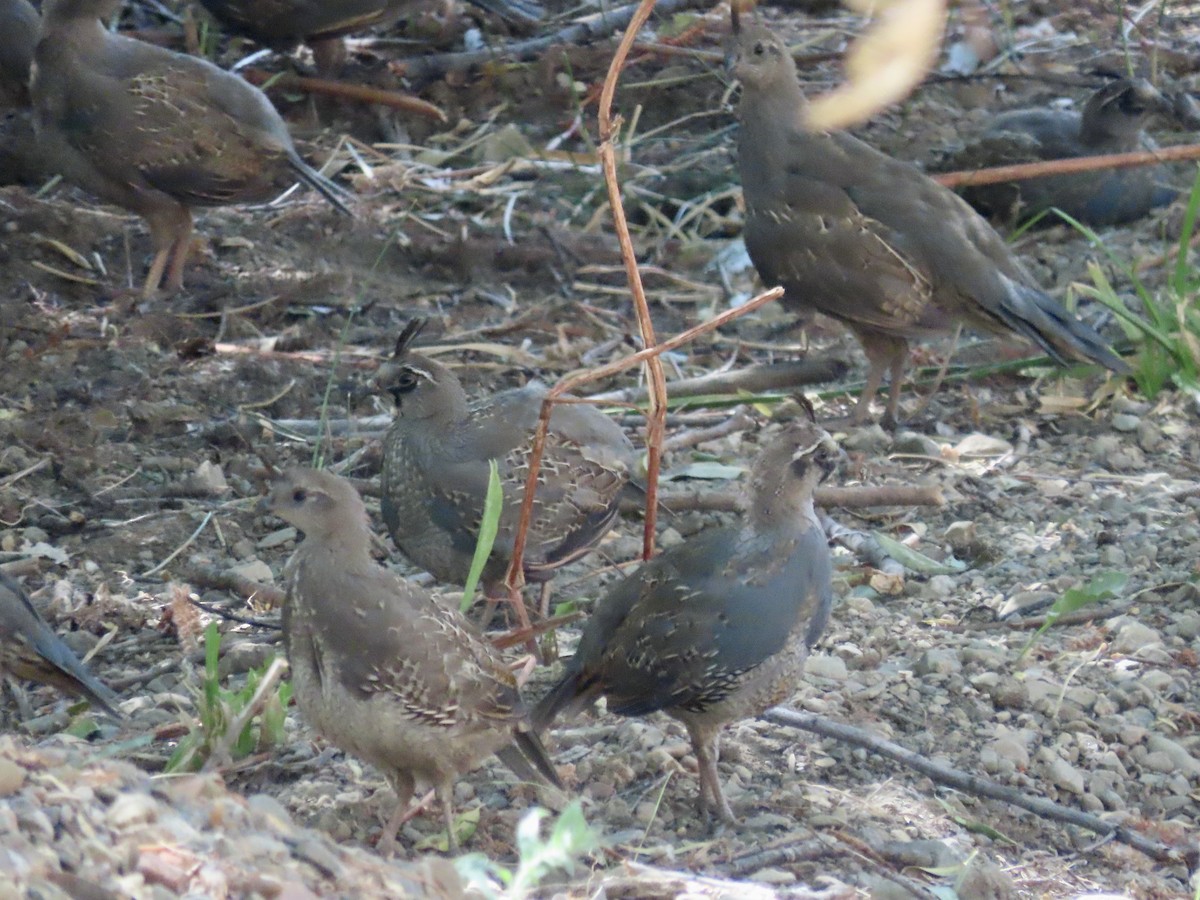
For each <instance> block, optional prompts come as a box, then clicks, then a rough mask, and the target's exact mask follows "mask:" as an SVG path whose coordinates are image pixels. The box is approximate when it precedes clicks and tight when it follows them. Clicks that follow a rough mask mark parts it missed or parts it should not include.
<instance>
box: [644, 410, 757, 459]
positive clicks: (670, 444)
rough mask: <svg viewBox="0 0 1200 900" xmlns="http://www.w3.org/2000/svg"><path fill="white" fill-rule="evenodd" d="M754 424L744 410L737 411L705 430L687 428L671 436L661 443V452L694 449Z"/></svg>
mask: <svg viewBox="0 0 1200 900" xmlns="http://www.w3.org/2000/svg"><path fill="white" fill-rule="evenodd" d="M753 424H754V419H753V418H751V416H750V414H749V413H747V412H746V410H745V409H740V408H739V409H738V411H737V412H735V413H734V414H733V415H732V416H730V417H729V418H728V419H726V420H725V421H724V422H718V423H717V424H716V425H709V426H708V427H707V428H689V429H688V430H687V431H682V432H679V433H678V434H673V435H671V437H669V438H668V439H667V440H665V441H663V450H680V449H683V448H684V447H695V446H697V445H699V444H704V443H707V442H708V441H715V440H717V439H718V438H723V437H726V436H727V435H730V434H733V433H734V432H735V431H745V430H746V429H747V428H749V427H750V426H751V425H753Z"/></svg>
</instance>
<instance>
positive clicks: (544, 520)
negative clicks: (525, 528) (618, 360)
mask: <svg viewBox="0 0 1200 900" xmlns="http://www.w3.org/2000/svg"><path fill="white" fill-rule="evenodd" d="M421 324H422V323H421V322H420V321H419V320H416V321H414V322H412V323H410V324H409V326H408V327H406V328H405V330H404V332H403V333H402V334H401V335H400V338H399V339H398V341H397V344H396V353H395V356H394V357H393V359H392V360H391V361H390V362H389V363H388V364H387V365H385V366H384V367H383V369H381V371H380V374H379V376H378V378H377V382H378V384H379V385H380V386H381V387H383V388H384V389H386V390H388V391H390V392H391V394H392V396H393V397H394V398H395V400H396V406H397V410H396V419H395V421H394V422H393V423H392V426H391V428H390V430H389V431H388V433H387V436H386V437H385V438H384V442H383V474H382V477H381V493H382V501H381V508H382V511H383V520H384V522H385V523H387V527H388V531H390V532H391V535H392V538H393V540H395V542H396V546H397V547H399V548H400V552H401V553H403V554H404V555H405V556H406V557H407V558H408V559H410V560H411V561H412V562H413V563H415V564H416V565H418V566H420V567H421V568H423V569H425V570H427V571H429V572H430V573H432V574H433V576H434V577H435V578H436V579H438V580H439V581H443V582H448V583H451V584H462V583H463V581H464V580H465V579H466V577H467V573H468V572H469V571H470V566H471V560H472V558H473V556H474V553H475V543H476V539H477V537H478V534H479V523H480V520H481V518H482V515H483V504H484V500H485V498H486V497H487V487H488V471H489V470H488V461H489V460H496V462H497V465H498V469H499V476H500V482H501V486H502V488H503V490H504V507H503V511H502V513H501V516H500V525H499V531H498V533H497V535H496V540H495V544H494V545H493V548H492V555H491V557H490V558H489V560H488V562H487V564H486V566H485V567H484V570H483V577H482V582H483V586H484V592H485V594H486V595H487V596H488V597H490V598H493V599H495V598H498V597H502V596H504V588H503V581H504V576H505V573H506V572H507V571H508V566H509V563H510V562H511V561H512V552H513V543H514V540H515V538H516V529H517V523H518V520H519V519H520V511H521V502H522V500H523V498H524V496H525V479H526V478H527V476H528V474H529V471H528V465H529V454H530V451H531V449H532V440H533V432H534V429H535V428H536V426H537V422H538V416H539V414H540V413H541V408H542V400H543V398H544V397H545V395H546V388H545V387H544V386H542V385H540V384H530V385H528V386H526V387H523V388H518V389H514V390H506V391H500V392H498V393H495V394H490V395H488V396H485V397H482V398H480V399H479V400H478V401H476V402H474V403H471V402H468V400H467V395H466V392H465V391H464V390H463V387H462V384H461V383H460V382H459V380H458V378H457V376H455V374H454V373H453V372H452V371H450V369H448V368H447V367H446V366H444V365H442V364H441V363H440V362H437V361H436V360H434V359H431V358H430V357H428V356H424V355H422V354H419V353H416V352H413V351H412V350H411V349H410V346H409V345H410V344H411V342H412V340H413V338H415V337H416V335H417V333H418V332H419V330H420V327H421ZM635 467H636V459H635V455H634V450H633V445H632V444H631V443H630V441H629V438H628V437H626V436H625V433H624V432H623V431H622V430H621V428H620V427H619V426H618V425H617V424H616V423H614V422H613V421H612V420H611V419H610V418H609V417H608V416H606V415H604V414H603V413H601V412H600V411H599V410H597V409H595V408H594V407H591V406H587V405H581V404H570V405H565V404H559V405H556V406H555V407H554V411H553V414H552V415H551V417H550V429H549V431H548V433H547V435H546V443H545V450H544V453H543V456H542V464H541V470H540V476H539V480H538V488H537V493H536V494H535V496H534V510H533V517H532V519H531V521H530V526H529V533H528V535H527V543H526V545H525V553H524V571H525V578H526V579H527V580H528V581H530V582H546V581H548V580H549V579H550V578H552V577H553V576H554V572H555V570H556V569H558V568H559V567H560V566H564V565H566V564H567V563H570V562H572V561H574V560H576V559H579V558H580V557H581V556H583V555H585V554H586V553H588V552H589V551H590V550H591V549H592V548H593V547H594V546H595V545H596V544H597V543H598V542H599V541H600V539H601V538H603V537H604V535H605V534H607V533H608V531H609V530H610V529H611V528H612V525H613V522H614V520H615V519H616V516H617V511H618V507H619V499H620V495H621V492H622V490H623V489H624V487H625V485H626V484H627V482H628V481H629V478H630V474H631V473H632V472H633V470H634V469H635Z"/></svg>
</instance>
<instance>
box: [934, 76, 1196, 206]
mask: <svg viewBox="0 0 1200 900" xmlns="http://www.w3.org/2000/svg"><path fill="white" fill-rule="evenodd" d="M1169 112H1171V106H1170V104H1169V103H1168V102H1167V100H1166V99H1165V98H1164V97H1163V96H1162V94H1160V93H1159V92H1158V91H1157V90H1156V89H1155V88H1154V86H1153V85H1151V84H1150V83H1149V82H1148V81H1145V80H1143V79H1141V78H1136V79H1126V78H1121V79H1117V80H1115V81H1111V82H1109V83H1108V84H1106V85H1105V86H1104V87H1102V88H1100V90H1098V91H1096V92H1095V93H1094V94H1093V95H1092V96H1091V97H1090V98H1089V99H1088V101H1087V103H1086V104H1085V105H1084V107H1083V112H1082V113H1079V112H1074V111H1071V110H1062V109H1057V110H1052V109H1020V110H1012V111H1009V112H1005V113H1001V114H1000V115H998V116H996V117H995V118H994V119H992V122H991V124H990V125H989V126H988V127H987V129H986V130H985V131H984V132H983V134H982V135H981V136H980V137H979V139H978V140H977V141H974V142H972V143H971V144H968V145H967V146H966V147H964V148H963V150H962V151H961V152H959V153H958V154H956V155H955V156H953V157H951V158H950V159H949V160H947V161H946V163H945V164H944V166H942V167H943V168H953V169H984V168H988V167H989V166H1006V165H1014V164H1017V163H1026V162H1037V161H1038V160H1043V159H1068V158H1071V157H1076V156H1102V155H1106V154H1109V153H1131V152H1133V151H1135V150H1154V149H1156V148H1157V145H1156V144H1155V143H1154V141H1153V140H1152V139H1151V138H1150V137H1149V136H1148V135H1147V134H1146V133H1145V131H1143V130H1142V129H1143V128H1144V127H1145V125H1146V122H1147V120H1148V119H1149V118H1150V117H1151V116H1153V115H1154V114H1156V113H1163V114H1166V113H1169ZM1166 178H1167V173H1166V170H1165V169H1164V168H1163V167H1161V166H1138V167H1135V168H1128V169H1110V170H1107V171H1099V172H1080V173H1078V174H1075V175H1051V176H1049V177H1046V178H1031V179H1028V180H1026V181H1018V182H1008V183H1004V184H987V185H980V186H978V187H967V188H964V189H963V191H962V196H963V198H964V199H966V201H967V202H968V203H970V204H971V205H972V206H974V207H975V208H976V209H977V210H979V211H980V212H982V213H984V214H985V215H989V216H995V217H997V218H999V219H1001V220H1004V221H1008V222H1012V221H1015V220H1016V218H1018V216H1019V217H1021V218H1028V217H1029V216H1032V215H1034V214H1036V213H1040V212H1042V211H1043V210H1047V209H1050V208H1051V207H1057V208H1058V209H1061V210H1062V211H1063V212H1065V213H1066V214H1067V215H1069V216H1071V217H1072V218H1075V219H1078V220H1079V221H1081V222H1084V223H1085V224H1088V225H1096V226H1105V225H1119V224H1121V223H1123V222H1129V221H1132V220H1134V219H1138V218H1141V217H1142V216H1144V215H1146V213H1148V212H1150V210H1152V209H1154V208H1155V207H1158V206H1164V205H1166V204H1167V203H1170V202H1171V201H1172V200H1173V199H1174V198H1175V197H1176V196H1177V195H1178V193H1179V191H1178V190H1177V189H1176V188H1173V187H1172V186H1171V185H1170V184H1168V183H1166V182H1165V181H1164V179H1166ZM1048 221H1057V220H1056V219H1049V220H1048Z"/></svg>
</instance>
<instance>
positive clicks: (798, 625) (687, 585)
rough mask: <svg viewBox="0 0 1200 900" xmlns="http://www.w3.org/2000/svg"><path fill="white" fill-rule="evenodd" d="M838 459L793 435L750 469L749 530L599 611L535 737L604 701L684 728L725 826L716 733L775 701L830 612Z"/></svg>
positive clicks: (665, 561)
mask: <svg viewBox="0 0 1200 900" xmlns="http://www.w3.org/2000/svg"><path fill="white" fill-rule="evenodd" d="M836 458H837V447H836V445H835V444H834V443H833V441H832V440H831V439H830V437H829V435H827V434H826V433H825V432H824V431H822V430H821V429H819V428H817V427H816V426H814V425H809V424H795V425H791V426H789V427H788V428H786V429H785V431H784V432H783V433H782V434H781V435H780V436H779V437H777V438H776V439H775V440H773V441H772V442H771V443H770V444H768V445H767V447H766V448H765V449H764V450H763V451H762V452H761V453H760V455H759V457H758V459H757V460H755V462H754V465H753V468H752V470H751V477H750V485H749V490H748V497H747V503H746V513H745V517H746V518H745V522H744V523H743V524H741V525H735V526H729V527H723V528H715V529H711V530H709V531H705V532H703V533H701V534H700V535H698V536H696V537H693V538H689V539H688V541H687V542H685V543H683V544H680V545H678V546H675V547H672V548H671V549H669V550H666V551H664V552H663V553H661V554H660V555H659V556H657V557H655V558H654V559H652V560H651V561H650V562H648V563H646V564H645V565H643V566H642V567H641V568H640V569H638V570H637V571H636V572H635V573H633V574H632V575H630V576H628V577H626V578H624V579H623V580H621V581H620V582H618V583H617V584H616V585H615V586H614V587H613V588H612V589H611V590H610V591H609V592H608V593H607V594H606V595H605V596H604V597H603V598H602V599H601V600H600V601H599V603H598V604H597V606H596V609H595V611H594V612H593V614H592V617H591V618H590V619H589V620H588V622H587V625H586V626H585V627H584V631H583V636H582V638H581V639H580V642H579V646H578V648H577V650H576V653H575V655H574V656H573V657H572V658H571V659H570V660H569V661H568V663H567V667H566V672H565V674H564V676H563V678H562V680H561V681H560V682H559V683H558V684H557V685H556V686H555V687H554V688H553V689H552V690H551V691H550V693H549V694H548V695H547V696H546V697H545V698H544V699H543V700H542V701H541V702H540V703H539V704H538V706H537V709H536V710H535V712H534V721H535V723H536V724H537V726H538V727H539V728H541V727H544V726H545V725H547V724H548V723H549V722H550V721H551V720H552V719H553V718H555V717H556V716H557V715H559V714H560V713H563V712H572V711H575V710H578V709H579V708H581V707H583V706H585V705H587V704H589V703H591V702H592V701H593V700H595V699H596V698H598V697H600V696H604V697H606V698H607V699H608V708H609V709H610V710H611V711H613V712H617V713H620V714H622V715H629V716H640V715H646V714H648V713H651V712H654V711H656V710H662V711H664V712H666V713H668V714H669V715H671V716H673V717H675V718H676V719H679V720H680V721H681V722H683V723H684V725H685V726H686V727H687V729H688V733H689V735H690V736H691V739H692V744H693V746H694V748H695V751H696V756H697V759H698V761H699V764H700V801H701V805H702V807H707V808H708V810H709V811H711V812H712V813H714V814H716V815H717V816H719V817H720V818H722V819H724V820H732V818H733V814H732V812H731V810H730V808H729V805H728V803H727V802H726V801H725V798H724V795H723V794H722V792H721V787H720V783H719V781H718V777H717V768H716V764H717V758H718V744H719V739H720V732H721V729H722V727H723V726H724V725H725V724H726V723H728V722H731V721H734V720H735V719H740V718H745V717H747V716H752V715H757V714H758V713H760V712H762V711H763V710H764V709H766V708H767V707H769V706H772V705H774V704H776V703H779V702H780V701H782V700H784V699H785V698H786V697H787V696H788V695H789V694H790V693H791V692H792V690H793V689H794V687H795V684H796V682H797V681H798V679H799V677H800V674H801V671H802V668H803V665H804V660H805V659H806V658H807V656H808V651H809V648H810V647H811V646H812V645H813V644H814V643H815V642H816V641H817V639H818V638H819V637H820V635H821V633H822V631H823V630H824V628H825V624H826V622H827V620H828V617H829V611H830V605H831V603H832V589H831V586H830V574H831V564H830V558H829V548H828V545H827V543H826V538H825V533H824V531H823V530H822V528H821V525H820V523H819V522H818V521H817V518H816V514H815V512H814V510H813V505H812V498H813V491H814V490H815V488H816V486H817V484H818V482H819V481H820V480H821V479H822V478H823V477H824V475H825V474H827V473H828V472H829V471H830V470H831V469H832V467H833V466H834V465H835V463H836Z"/></svg>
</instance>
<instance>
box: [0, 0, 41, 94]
mask: <svg viewBox="0 0 1200 900" xmlns="http://www.w3.org/2000/svg"><path fill="white" fill-rule="evenodd" d="M40 22H41V17H40V16H39V15H38V13H37V10H36V9H34V8H33V5H32V4H30V3H29V2H28V0H0V109H4V108H5V107H10V106H28V105H29V64H30V63H31V62H32V61H33V47H34V44H36V43H37V32H38V25H39V24H40Z"/></svg>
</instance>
